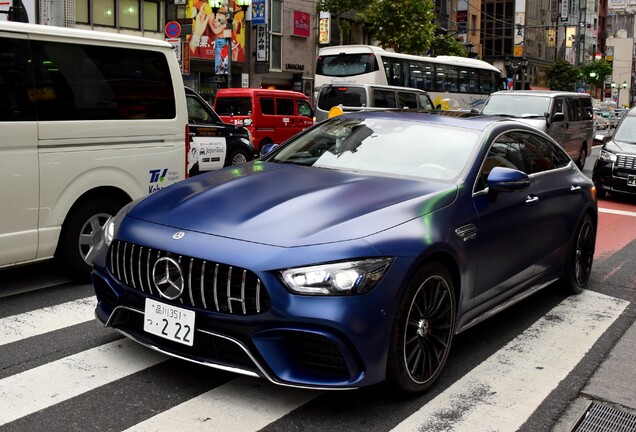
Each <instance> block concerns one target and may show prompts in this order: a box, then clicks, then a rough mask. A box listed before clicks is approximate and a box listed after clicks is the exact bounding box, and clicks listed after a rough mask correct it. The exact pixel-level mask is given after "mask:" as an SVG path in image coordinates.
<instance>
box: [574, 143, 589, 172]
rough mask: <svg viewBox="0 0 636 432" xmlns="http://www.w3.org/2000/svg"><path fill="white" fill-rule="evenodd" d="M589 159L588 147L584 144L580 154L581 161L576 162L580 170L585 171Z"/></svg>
mask: <svg viewBox="0 0 636 432" xmlns="http://www.w3.org/2000/svg"><path fill="white" fill-rule="evenodd" d="M586 159H587V145H586V144H585V143H583V145H582V146H581V151H580V152H579V159H578V160H577V161H576V165H577V166H578V167H579V169H581V170H583V168H584V167H585V160H586Z"/></svg>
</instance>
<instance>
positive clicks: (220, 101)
mask: <svg viewBox="0 0 636 432" xmlns="http://www.w3.org/2000/svg"><path fill="white" fill-rule="evenodd" d="M214 110H215V111H216V113H217V114H219V115H223V116H229V115H241V116H247V115H252V98H250V97H249V96H247V97H217V98H216V100H215V101H214Z"/></svg>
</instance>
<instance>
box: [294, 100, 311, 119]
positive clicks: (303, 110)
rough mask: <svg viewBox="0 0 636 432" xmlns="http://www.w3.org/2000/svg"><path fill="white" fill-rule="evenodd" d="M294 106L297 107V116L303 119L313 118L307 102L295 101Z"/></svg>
mask: <svg viewBox="0 0 636 432" xmlns="http://www.w3.org/2000/svg"><path fill="white" fill-rule="evenodd" d="M296 104H297V106H298V115H299V116H303V117H313V116H314V113H313V111H312V110H311V106H310V105H309V103H308V102H307V101H304V100H301V99H298V100H297V101H296Z"/></svg>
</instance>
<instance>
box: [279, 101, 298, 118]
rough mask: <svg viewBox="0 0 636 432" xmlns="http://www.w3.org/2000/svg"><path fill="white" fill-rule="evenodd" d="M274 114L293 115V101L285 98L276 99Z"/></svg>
mask: <svg viewBox="0 0 636 432" xmlns="http://www.w3.org/2000/svg"><path fill="white" fill-rule="evenodd" d="M276 114H277V115H290V116H293V115H294V114H295V113H294V100H293V99H285V98H276Z"/></svg>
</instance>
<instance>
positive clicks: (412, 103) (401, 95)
mask: <svg viewBox="0 0 636 432" xmlns="http://www.w3.org/2000/svg"><path fill="white" fill-rule="evenodd" d="M398 107H399V108H417V97H416V96H415V93H407V92H398Z"/></svg>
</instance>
